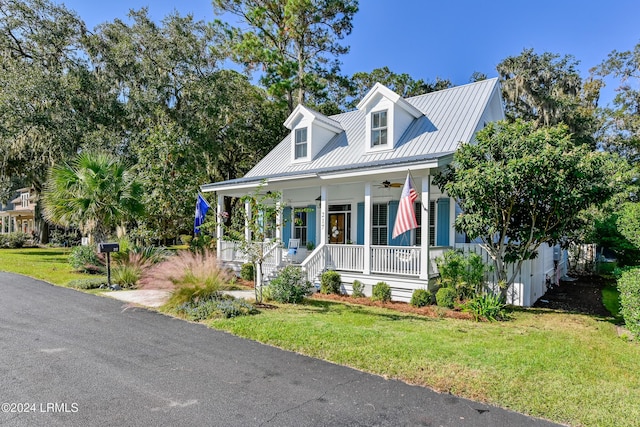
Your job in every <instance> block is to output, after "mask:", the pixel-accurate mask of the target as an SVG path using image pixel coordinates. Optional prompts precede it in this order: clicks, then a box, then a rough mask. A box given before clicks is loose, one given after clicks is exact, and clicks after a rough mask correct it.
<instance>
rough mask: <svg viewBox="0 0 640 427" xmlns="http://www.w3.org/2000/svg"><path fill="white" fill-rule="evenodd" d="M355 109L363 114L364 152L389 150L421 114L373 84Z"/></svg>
mask: <svg viewBox="0 0 640 427" xmlns="http://www.w3.org/2000/svg"><path fill="white" fill-rule="evenodd" d="M356 108H358V110H360V111H363V112H364V113H365V117H366V121H365V126H366V132H365V151H367V152H376V151H384V150H393V149H394V148H395V147H396V144H397V142H398V140H399V139H400V137H401V136H402V134H403V133H404V131H405V130H407V128H408V127H409V125H410V124H411V122H413V120H414V119H417V118H418V117H420V116H423V114H422V113H421V112H420V110H418V109H417V108H416V107H414V106H413V105H411V104H409V103H408V102H407V101H405V100H404V99H403V98H402V97H401V96H400V95H398V94H397V93H395V92H394V91H392V90H391V89H389V88H387V87H386V86H384V85H382V84H380V83H376V84H375V86H373V88H371V90H370V91H369V93H367V95H366V96H365V97H364V98H362V100H361V101H360V103H358V106H357V107H356Z"/></svg>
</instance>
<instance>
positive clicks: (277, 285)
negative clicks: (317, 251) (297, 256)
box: [269, 265, 313, 304]
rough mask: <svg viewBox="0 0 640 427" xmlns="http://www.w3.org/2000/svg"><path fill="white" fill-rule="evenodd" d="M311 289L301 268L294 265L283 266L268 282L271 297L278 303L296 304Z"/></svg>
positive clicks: (309, 292) (309, 293)
mask: <svg viewBox="0 0 640 427" xmlns="http://www.w3.org/2000/svg"><path fill="white" fill-rule="evenodd" d="M312 291H313V285H312V284H311V282H309V281H308V280H306V278H305V277H304V274H303V272H302V269H301V268H300V267H297V266H294V265H288V266H286V267H285V268H283V269H282V270H281V271H280V272H279V273H278V275H277V276H276V278H275V279H273V280H272V281H271V282H270V283H269V293H270V297H271V299H272V300H274V301H277V302H280V303H291V304H297V303H299V302H301V301H302V300H303V299H304V297H306V296H308V295H311V293H312Z"/></svg>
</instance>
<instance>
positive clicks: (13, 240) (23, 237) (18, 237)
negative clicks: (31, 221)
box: [6, 231, 29, 249]
mask: <svg viewBox="0 0 640 427" xmlns="http://www.w3.org/2000/svg"><path fill="white" fill-rule="evenodd" d="M28 240H29V236H28V235H27V234H25V233H23V232H21V231H18V232H16V233H11V234H9V236H8V239H7V243H6V245H7V247H9V248H11V249H20V248H21V247H23V246H24V244H25V243H27V241H28Z"/></svg>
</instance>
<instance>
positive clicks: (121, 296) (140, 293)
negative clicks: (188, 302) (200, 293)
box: [100, 289, 255, 308]
mask: <svg viewBox="0 0 640 427" xmlns="http://www.w3.org/2000/svg"><path fill="white" fill-rule="evenodd" d="M225 294H228V295H233V296H234V297H236V298H243V299H246V300H247V301H253V300H254V299H255V293H254V291H253V290H248V291H226V292H225ZM100 295H104V296H108V297H110V298H115V299H117V300H120V301H125V302H129V303H132V304H138V305H141V306H144V307H154V308H155V307H160V306H161V305H163V304H164V303H165V302H167V300H168V299H169V296H170V295H171V291H165V290H156V289H136V290H133V291H108V292H104V293H102V294H100Z"/></svg>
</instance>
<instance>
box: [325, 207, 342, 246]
mask: <svg viewBox="0 0 640 427" xmlns="http://www.w3.org/2000/svg"><path fill="white" fill-rule="evenodd" d="M344 225H345V214H344V213H330V214H329V243H337V244H343V243H345V240H344V238H345V226H344Z"/></svg>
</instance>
